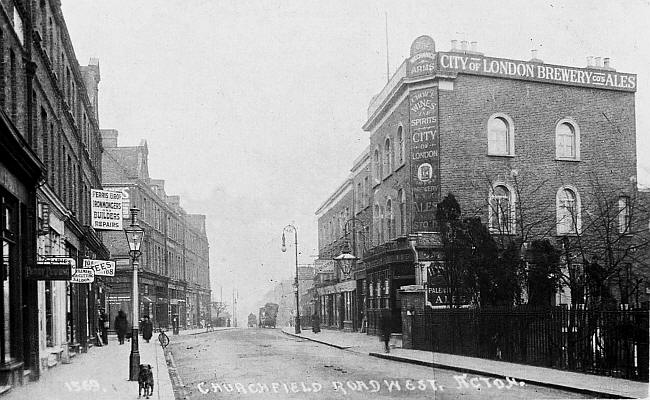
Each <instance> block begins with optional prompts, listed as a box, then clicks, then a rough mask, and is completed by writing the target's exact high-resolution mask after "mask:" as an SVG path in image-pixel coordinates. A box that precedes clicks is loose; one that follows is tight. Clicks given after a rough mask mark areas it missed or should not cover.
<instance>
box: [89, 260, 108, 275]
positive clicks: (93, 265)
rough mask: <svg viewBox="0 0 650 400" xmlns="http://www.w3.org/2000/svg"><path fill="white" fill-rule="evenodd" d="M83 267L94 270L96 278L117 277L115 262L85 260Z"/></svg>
mask: <svg viewBox="0 0 650 400" xmlns="http://www.w3.org/2000/svg"><path fill="white" fill-rule="evenodd" d="M83 267H84V268H86V269H92V270H93V271H94V272H95V275H96V276H115V261H107V260H90V259H85V260H84V264H83Z"/></svg>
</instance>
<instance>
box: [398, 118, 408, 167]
mask: <svg viewBox="0 0 650 400" xmlns="http://www.w3.org/2000/svg"><path fill="white" fill-rule="evenodd" d="M397 141H398V142H399V160H398V162H399V164H398V165H402V164H404V162H405V161H406V141H405V140H404V131H403V129H402V126H401V125H400V126H399V128H397Z"/></svg>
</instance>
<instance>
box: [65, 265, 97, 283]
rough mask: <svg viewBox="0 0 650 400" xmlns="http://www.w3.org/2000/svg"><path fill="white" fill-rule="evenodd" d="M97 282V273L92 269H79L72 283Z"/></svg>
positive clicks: (74, 274)
mask: <svg viewBox="0 0 650 400" xmlns="http://www.w3.org/2000/svg"><path fill="white" fill-rule="evenodd" d="M94 281H95V271H94V270H92V269H90V268H77V269H75V270H74V272H73V274H72V279H70V282H72V283H93V282H94Z"/></svg>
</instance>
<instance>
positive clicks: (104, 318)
mask: <svg viewBox="0 0 650 400" xmlns="http://www.w3.org/2000/svg"><path fill="white" fill-rule="evenodd" d="M109 326H110V320H109V319H108V315H106V311H104V310H103V309H102V310H101V311H100V312H99V329H100V330H101V335H102V342H104V345H107V344H108V328H109Z"/></svg>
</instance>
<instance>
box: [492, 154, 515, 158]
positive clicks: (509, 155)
mask: <svg viewBox="0 0 650 400" xmlns="http://www.w3.org/2000/svg"><path fill="white" fill-rule="evenodd" d="M487 156H488V157H504V158H515V155H514V154H490V153H488V154H487Z"/></svg>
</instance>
